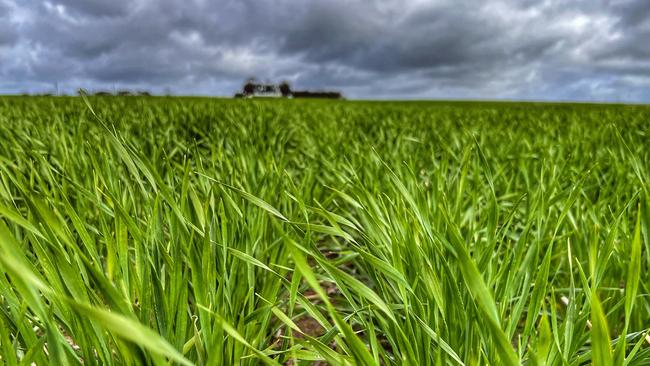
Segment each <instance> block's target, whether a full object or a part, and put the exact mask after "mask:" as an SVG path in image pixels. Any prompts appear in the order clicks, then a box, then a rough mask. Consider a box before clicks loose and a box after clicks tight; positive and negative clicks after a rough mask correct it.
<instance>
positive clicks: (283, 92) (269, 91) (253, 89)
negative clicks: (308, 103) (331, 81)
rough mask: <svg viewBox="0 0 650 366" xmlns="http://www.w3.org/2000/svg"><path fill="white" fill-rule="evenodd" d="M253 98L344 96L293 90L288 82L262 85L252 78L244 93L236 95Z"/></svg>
mask: <svg viewBox="0 0 650 366" xmlns="http://www.w3.org/2000/svg"><path fill="white" fill-rule="evenodd" d="M252 97H284V98H326V99H342V98H343V95H342V94H341V93H340V92H338V91H310V90H291V86H290V85H289V83H288V82H286V81H283V82H281V83H280V84H278V85H275V84H268V83H267V84H264V83H260V82H257V81H256V80H255V78H250V79H248V80H247V81H246V83H244V86H243V87H242V91H241V92H238V93H236V94H235V98H252Z"/></svg>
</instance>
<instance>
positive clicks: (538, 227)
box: [0, 97, 650, 366]
mask: <svg viewBox="0 0 650 366" xmlns="http://www.w3.org/2000/svg"><path fill="white" fill-rule="evenodd" d="M649 231H650V107H644V106H624V105H577V104H532V103H531V104H524V103H518V104H516V103H470V102H408V103H407V102H352V101H300V100H225V99H209V98H171V97H151V98H144V97H142V98H141V97H125V98H120V97H103V98H100V97H88V98H86V99H83V98H76V97H75V98H73V97H50V98H46V97H42V98H37V97H29V98H28V97H2V98H0V272H1V273H2V276H0V355H1V356H0V364H6V365H14V364H23V365H30V364H32V363H33V364H36V365H45V364H53V365H54V364H55V365H68V364H70V365H79V364H83V365H140V364H156V365H169V364H184V365H191V364H196V365H259V364H268V365H299V364H300V365H312V364H316V365H323V364H329V365H488V364H489V365H519V364H526V365H587V364H591V363H593V364H594V365H606V366H609V365H648V364H650V336H649V335H648V332H649V331H650V272H649V270H650V232H649Z"/></svg>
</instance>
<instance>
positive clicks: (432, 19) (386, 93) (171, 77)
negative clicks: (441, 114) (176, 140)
mask: <svg viewBox="0 0 650 366" xmlns="http://www.w3.org/2000/svg"><path fill="white" fill-rule="evenodd" d="M250 76H256V77H257V78H258V79H260V80H265V81H266V80H268V81H273V82H278V81H281V80H288V81H290V82H291V84H292V85H293V86H294V88H312V89H334V90H340V91H343V93H344V94H345V95H346V96H348V97H351V98H381V99H384V98H479V99H484V98H488V99H495V98H508V99H511V98H514V99H544V100H591V101H604V100H608V101H629V102H650V1H649V0H627V1H626V0H610V1H606V0H573V1H572V0H547V1H533V0H519V1H517V0H500V1H480V0H474V1H464V0H449V1H421V0H411V1H404V0H395V1H392V0H391V1H373V0H367V1H345V0H314V1H309V0H294V1H285V0H267V1H261V0H233V1H226V0H223V1H210V0H182V1H177V0H174V1H172V0H49V1H36V0H0V93H20V92H45V91H52V90H54V85H55V83H58V85H59V88H60V89H61V90H62V91H65V92H68V93H70V92H72V91H74V90H76V89H77V88H79V87H84V88H86V89H89V90H100V89H106V90H113V89H126V88H131V89H148V90H151V91H153V92H155V93H165V92H166V91H170V92H172V93H174V94H206V95H232V94H233V93H234V92H235V91H236V90H238V89H240V87H241V85H242V83H243V81H244V80H245V79H246V78H248V77H250Z"/></svg>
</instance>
